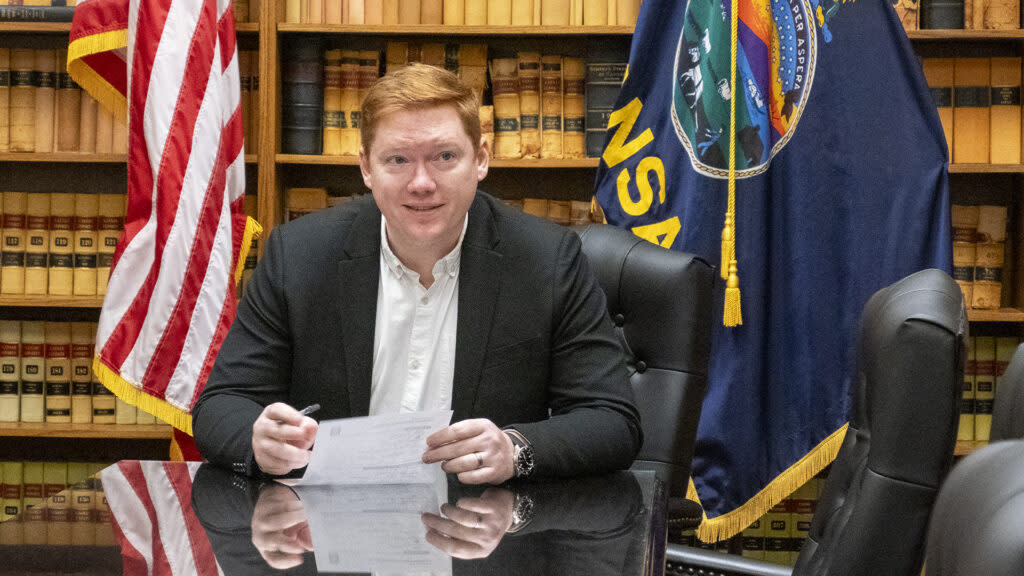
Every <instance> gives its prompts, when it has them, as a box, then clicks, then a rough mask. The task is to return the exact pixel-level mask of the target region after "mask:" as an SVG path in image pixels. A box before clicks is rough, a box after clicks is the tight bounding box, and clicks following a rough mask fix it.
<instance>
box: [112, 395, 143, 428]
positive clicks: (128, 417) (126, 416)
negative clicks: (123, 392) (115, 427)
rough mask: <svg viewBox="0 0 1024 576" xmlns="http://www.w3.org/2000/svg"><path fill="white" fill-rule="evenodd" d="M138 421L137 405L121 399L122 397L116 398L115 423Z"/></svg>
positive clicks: (133, 422) (122, 423)
mask: <svg viewBox="0 0 1024 576" xmlns="http://www.w3.org/2000/svg"><path fill="white" fill-rule="evenodd" d="M137 421H138V409H137V408H135V406H132V405H131V404H129V403H127V402H125V401H124V400H121V399H120V398H115V399H114V423H115V424H120V425H124V424H135V423H136V422H137Z"/></svg>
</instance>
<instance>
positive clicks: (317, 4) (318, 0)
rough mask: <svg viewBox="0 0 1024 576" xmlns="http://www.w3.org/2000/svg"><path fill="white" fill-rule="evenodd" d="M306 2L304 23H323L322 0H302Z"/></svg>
mask: <svg viewBox="0 0 1024 576" xmlns="http://www.w3.org/2000/svg"><path fill="white" fill-rule="evenodd" d="M304 1H305V2H306V3H307V12H306V14H307V17H306V20H305V22H306V24H323V23H324V0H304Z"/></svg>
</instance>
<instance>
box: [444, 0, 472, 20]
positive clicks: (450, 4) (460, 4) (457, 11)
mask: <svg viewBox="0 0 1024 576" xmlns="http://www.w3.org/2000/svg"><path fill="white" fill-rule="evenodd" d="M443 2H444V4H443V8H442V9H443V10H444V15H443V16H442V18H443V20H444V23H445V24H447V25H448V26H461V25H463V24H465V23H466V0H443Z"/></svg>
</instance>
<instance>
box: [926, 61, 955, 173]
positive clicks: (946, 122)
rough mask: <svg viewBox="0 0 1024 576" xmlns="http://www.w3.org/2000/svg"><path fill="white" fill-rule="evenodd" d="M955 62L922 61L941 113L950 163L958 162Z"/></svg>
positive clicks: (932, 93) (929, 88)
mask: <svg viewBox="0 0 1024 576" xmlns="http://www.w3.org/2000/svg"><path fill="white" fill-rule="evenodd" d="M953 62H954V60H953V58H925V59H923V60H922V69H923V70H924V78H925V80H926V81H927V82H928V91H929V92H930V93H931V97H932V102H933V103H934V104H935V108H936V110H938V112H939V122H941V123H942V132H943V134H944V135H945V136H946V148H947V149H948V150H949V161H950V162H955V161H956V158H955V156H953V68H954V64H953Z"/></svg>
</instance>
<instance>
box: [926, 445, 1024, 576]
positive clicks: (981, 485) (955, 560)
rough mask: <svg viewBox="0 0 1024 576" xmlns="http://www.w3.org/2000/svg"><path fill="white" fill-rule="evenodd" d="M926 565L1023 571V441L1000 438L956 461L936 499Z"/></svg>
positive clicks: (987, 572) (933, 574) (987, 575)
mask: <svg viewBox="0 0 1024 576" xmlns="http://www.w3.org/2000/svg"><path fill="white" fill-rule="evenodd" d="M925 570H926V574H927V576H1011V575H1012V576H1019V575H1020V574H1024V441H1021V440H1008V441H1004V442H997V443H995V444H992V445H990V446H986V447H984V448H982V449H981V450H978V451H976V452H974V453H972V454H970V455H968V456H967V457H966V458H964V459H963V460H961V461H960V462H959V463H958V464H957V465H956V467H955V468H954V469H953V472H951V473H950V475H949V478H948V479H946V483H945V484H944V485H943V486H942V490H941V491H940V492H939V497H938V499H937V500H936V502H935V511H934V512H933V513H932V521H931V525H930V526H929V528H928V552H927V557H926V562H925Z"/></svg>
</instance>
